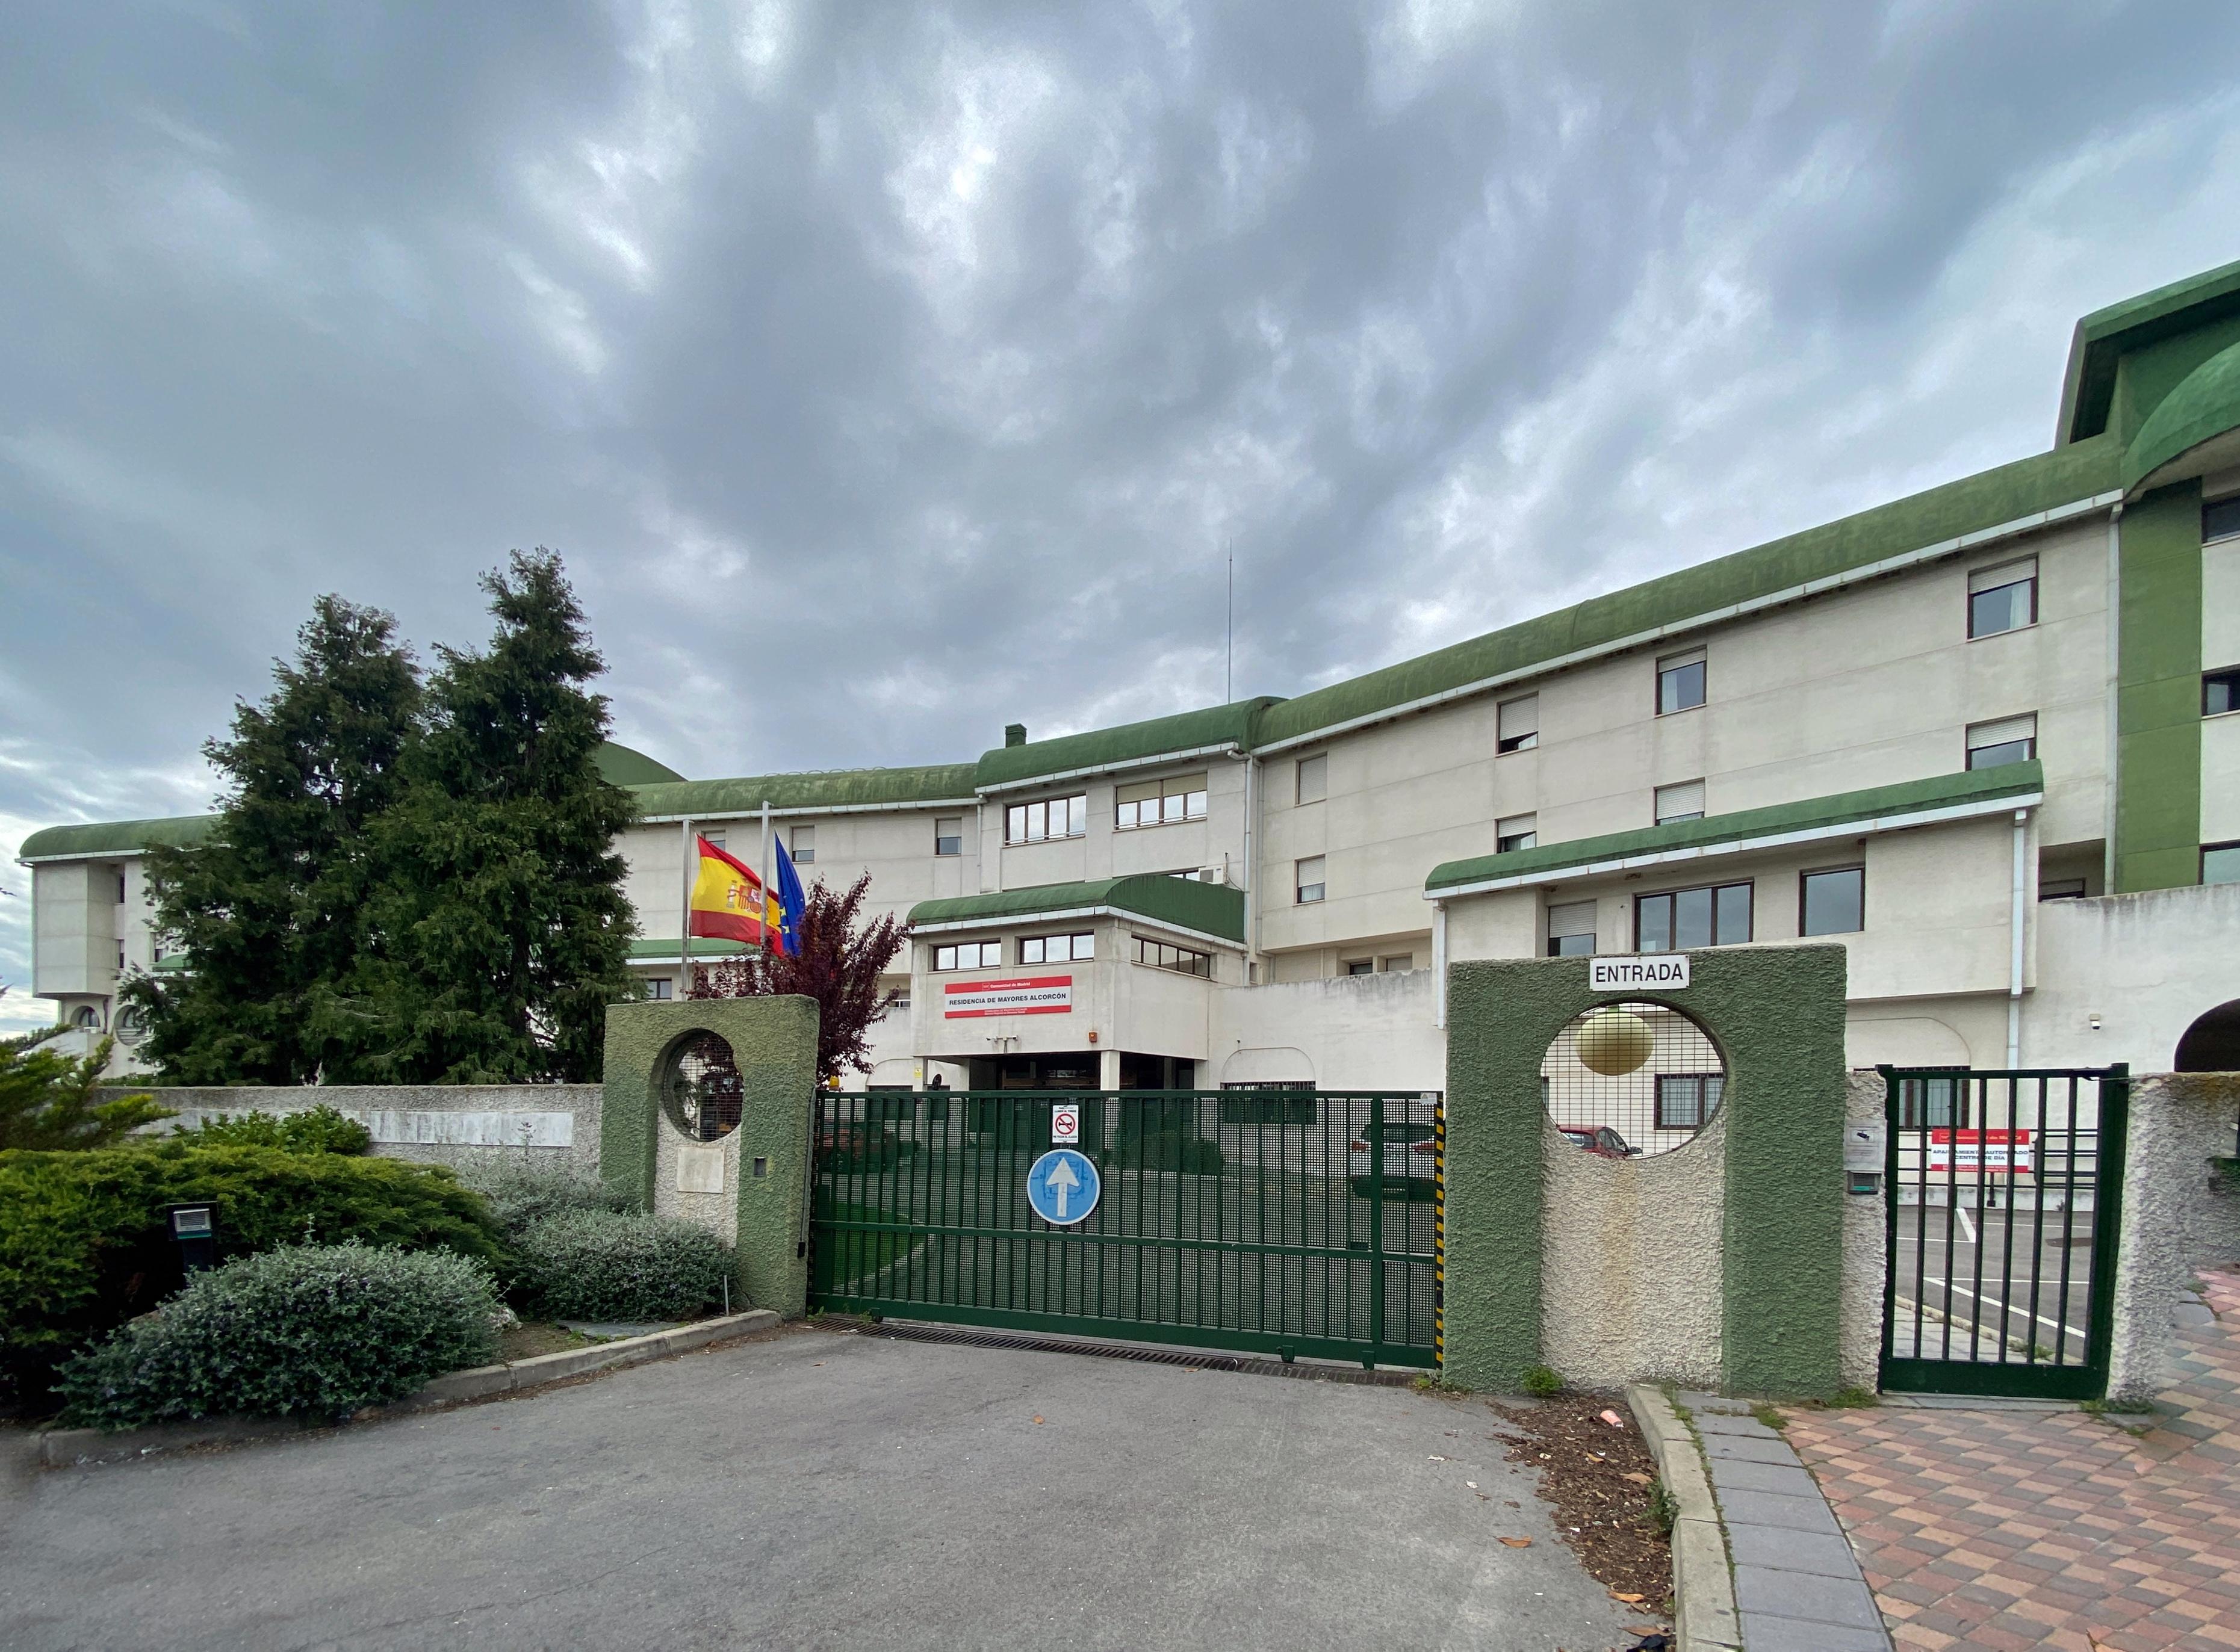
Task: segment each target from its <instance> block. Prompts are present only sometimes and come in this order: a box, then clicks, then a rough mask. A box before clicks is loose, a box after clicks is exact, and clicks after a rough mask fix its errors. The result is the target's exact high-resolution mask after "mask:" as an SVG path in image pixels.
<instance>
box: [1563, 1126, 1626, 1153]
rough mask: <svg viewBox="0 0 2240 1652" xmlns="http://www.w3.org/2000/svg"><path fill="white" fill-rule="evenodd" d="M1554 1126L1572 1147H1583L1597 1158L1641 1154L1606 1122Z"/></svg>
mask: <svg viewBox="0 0 2240 1652" xmlns="http://www.w3.org/2000/svg"><path fill="white" fill-rule="evenodd" d="M1556 1128H1557V1129H1559V1130H1561V1131H1563V1139H1564V1140H1565V1141H1566V1142H1570V1144H1571V1145H1572V1146H1573V1147H1583V1148H1584V1149H1586V1150H1587V1151H1588V1152H1590V1153H1591V1154H1593V1155H1594V1156H1596V1157H1597V1158H1603V1159H1631V1158H1638V1157H1639V1156H1640V1155H1641V1149H1639V1148H1637V1147H1628V1146H1627V1145H1626V1144H1625V1137H1623V1136H1620V1135H1619V1134H1618V1133H1617V1131H1616V1130H1614V1129H1610V1126H1609V1125H1607V1124H1558V1125H1557V1127H1556Z"/></svg>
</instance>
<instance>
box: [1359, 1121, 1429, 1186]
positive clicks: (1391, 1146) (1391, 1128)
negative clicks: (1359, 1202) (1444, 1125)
mask: <svg viewBox="0 0 2240 1652" xmlns="http://www.w3.org/2000/svg"><path fill="white" fill-rule="evenodd" d="M1376 1129H1377V1131H1378V1133H1379V1134H1380V1135H1381V1136H1382V1137H1383V1142H1384V1196H1385V1197H1386V1198H1387V1199H1401V1200H1430V1199H1435V1198H1437V1196H1438V1169H1439V1165H1438V1151H1439V1144H1438V1142H1437V1136H1438V1126H1437V1125H1436V1124H1433V1123H1431V1122H1430V1121H1428V1120H1424V1119H1387V1120H1385V1121H1384V1122H1383V1124H1381V1125H1378V1126H1377V1127H1376ZM1346 1169H1347V1171H1348V1173H1349V1175H1350V1177H1351V1180H1352V1185H1353V1190H1354V1193H1355V1195H1356V1196H1358V1197H1360V1198H1363V1199H1365V1198H1367V1197H1368V1196H1369V1194H1370V1184H1371V1183H1372V1182H1374V1180H1375V1176H1374V1174H1373V1172H1372V1171H1371V1170H1370V1156H1369V1141H1368V1131H1367V1130H1364V1131H1363V1133H1362V1135H1361V1136H1357V1137H1356V1138H1355V1139H1354V1140H1353V1141H1351V1142H1348V1143H1347V1144H1346Z"/></svg>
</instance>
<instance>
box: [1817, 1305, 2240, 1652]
mask: <svg viewBox="0 0 2240 1652" xmlns="http://www.w3.org/2000/svg"><path fill="white" fill-rule="evenodd" d="M2205 1283H2206V1285H2207V1287H2208V1289H2207V1292H2206V1296H2205V1300H2206V1302H2207V1304H2208V1307H2209V1309H2210V1314H2203V1313H2202V1312H2201V1311H2200V1310H2199V1309H2194V1310H2193V1311H2192V1312H2191V1313H2190V1315H2187V1316H2185V1317H2186V1318H2188V1319H2190V1320H2192V1321H2194V1323H2191V1324H2187V1323H2181V1324H2180V1326H2179V1329H2178V1330H2177V1342H2178V1348H2179V1353H2180V1357H2179V1359H2178V1362H2177V1369H2176V1370H2175V1371H2174V1372H2173V1373H2172V1376H2173V1378H2174V1383H2173V1386H2171V1387H2170V1389H2167V1390H2165V1391H2164V1393H2163V1395H2162V1396H2161V1397H2160V1404H2161V1406H2162V1408H2163V1415H2162V1416H2159V1417H2158V1418H2157V1419H2156V1421H2155V1426H2154V1427H2153V1428H2152V1429H2150V1430H2149V1431H2148V1432H2146V1433H2144V1434H2143V1435H2134V1434H2131V1433H2128V1432H2126V1431H2124V1430H2123V1429H2119V1428H2117V1427H2116V1426H2114V1424H2113V1423H2112V1422H2103V1421H2100V1420H2099V1419H2097V1418H2095V1417H2092V1416H2087V1415H2086V1414H2084V1413H2083V1412H2081V1411H2077V1410H2074V1409H2035V1410H2033V1409H1990V1408H1989V1407H1980V1408H1979V1407H1966V1408H1964V1409H1925V1408H1917V1407H1902V1406H1894V1405H1885V1406H1882V1407H1878V1408H1877V1409H1873V1410H1865V1411H1813V1412H1802V1413H1796V1414H1793V1415H1792V1417H1791V1421H1790V1427H1789V1429H1788V1430H1787V1432H1788V1437H1789V1440H1790V1443H1791V1444H1792V1445H1793V1446H1795V1447H1796V1449H1797V1455H1799V1456H1800V1457H1801V1458H1803V1462H1804V1463H1805V1465H1806V1467H1808V1468H1809V1469H1811V1470H1812V1472H1813V1474H1814V1475H1816V1476H1817V1478H1818V1480H1819V1482H1820V1486H1821V1489H1822V1490H1823V1491H1824V1492H1825V1493H1826V1494H1827V1496H1828V1501H1829V1502H1830V1504H1832V1505H1833V1506H1834V1508H1835V1510H1836V1513H1837V1516H1838V1517H1839V1518H1840V1519H1841V1520H1842V1522H1843V1527H1844V1529H1845V1530H1846V1532H1848V1533H1849V1535H1850V1539H1851V1543H1852V1547H1853V1549H1855V1550H1856V1551H1857V1554H1858V1557H1859V1562H1860V1564H1861V1566H1862V1567H1863V1569H1865V1572H1866V1575H1867V1581H1868V1582H1870V1584H1872V1585H1873V1587H1874V1590H1875V1598H1876V1601H1877V1604H1879V1605H1880V1606H1881V1608H1882V1610H1883V1617H1884V1618H1885V1619H1886V1620H1887V1621H1888V1622H1889V1624H1890V1629H1891V1632H1892V1635H1893V1637H1894V1638H1895V1640H1896V1641H1897V1644H1898V1646H1899V1647H1901V1648H1910V1647H1920V1648H1942V1647H1964V1648H1968V1649H1970V1652H1973V1649H1977V1648H1982V1649H1984V1652H2021V1649H2025V1648H2031V1647H2048V1648H2058V1649H2062V1652H2148V1649H2156V1648H2163V1647H2187V1648H2192V1647H2202V1648H2211V1647H2231V1648H2240V1266H2236V1267H2235V1268H2233V1269H2227V1270H2225V1271H2222V1272H2218V1273H2215V1274H2210V1275H2208V1276H2205ZM2212 1315H2213V1318H2212V1317H2211V1316H2212ZM2123 1421H2135V1422H2141V1423H2143V1422H2146V1421H2147V1419H2144V1418H2138V1419H2123Z"/></svg>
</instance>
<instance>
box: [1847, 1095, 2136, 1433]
mask: <svg viewBox="0 0 2240 1652" xmlns="http://www.w3.org/2000/svg"><path fill="white" fill-rule="evenodd" d="M1883 1076H1884V1078H1885V1080H1886V1082H1887V1084H1888V1096H1887V1105H1888V1109H1889V1112H1888V1119H1887V1130H1888V1146H1887V1156H1886V1161H1885V1169H1884V1178H1885V1183H1886V1186H1885V1198H1886V1199H1887V1201H1888V1208H1889V1216H1890V1227H1889V1266H1888V1285H1887V1288H1886V1291H1885V1296H1886V1302H1885V1311H1884V1315H1883V1351H1882V1383H1883V1387H1884V1388H1887V1389H1904V1390H1910V1391H1912V1392H1917V1393H1943V1394H2003V1395H2014V1396H2042V1397H2045V1398H2050V1399H2097V1398H2098V1397H2100V1396H2101V1395H2102V1394H2103V1391H2104V1390H2105V1389H2106V1386H2107V1378H2108V1349H2109V1332H2110V1323H2109V1316H2110V1309H2111V1307H2112V1303H2113V1301H2114V1284H2115V1281H2114V1266H2113V1259H2114V1252H2115V1236H2116V1229H2117V1209H2116V1207H2117V1201H2118V1199H2119V1198H2120V1196H2121V1194H2122V1190H2123V1132H2124V1122H2125V1117H2126V1114H2127V1110H2128V1102H2129V1096H2130V1081H2129V1079H2128V1077H2127V1076H2126V1075H2125V1073H2124V1070H2123V1069H2121V1068H2114V1069H2104V1070H2103V1069H2077V1070H2060V1071H2034V1072H2006V1073H1986V1072H1970V1071H1966V1070H1962V1069H1918V1068H1917V1069H1896V1068H1884V1069H1883Z"/></svg>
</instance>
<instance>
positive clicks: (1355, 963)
mask: <svg viewBox="0 0 2240 1652" xmlns="http://www.w3.org/2000/svg"><path fill="white" fill-rule="evenodd" d="M1345 972H1346V974H1348V975H1350V976H1373V975H1375V974H1376V973H1377V960H1376V959H1374V958H1348V959H1347V960H1346V961H1345Z"/></svg>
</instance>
